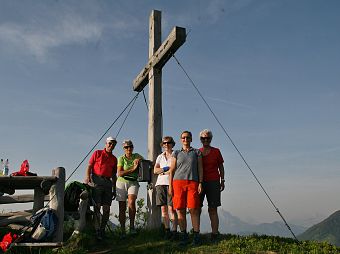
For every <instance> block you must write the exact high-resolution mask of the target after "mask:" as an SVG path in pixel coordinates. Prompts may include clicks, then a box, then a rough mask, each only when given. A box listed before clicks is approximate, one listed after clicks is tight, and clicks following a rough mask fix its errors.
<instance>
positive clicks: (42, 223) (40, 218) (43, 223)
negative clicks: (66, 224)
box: [31, 208, 58, 242]
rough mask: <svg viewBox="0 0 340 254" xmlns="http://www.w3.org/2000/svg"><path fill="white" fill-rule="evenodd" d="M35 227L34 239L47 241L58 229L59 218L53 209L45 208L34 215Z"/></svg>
mask: <svg viewBox="0 0 340 254" xmlns="http://www.w3.org/2000/svg"><path fill="white" fill-rule="evenodd" d="M31 221H32V223H33V229H32V231H31V232H32V233H31V238H32V240H34V241H39V242H41V241H46V240H49V239H51V238H52V236H53V235H54V232H55V231H56V229H57V223H58V218H57V215H56V214H55V212H54V211H53V209H50V208H43V209H40V210H39V211H37V212H36V213H35V214H34V215H33V216H32V217H31Z"/></svg>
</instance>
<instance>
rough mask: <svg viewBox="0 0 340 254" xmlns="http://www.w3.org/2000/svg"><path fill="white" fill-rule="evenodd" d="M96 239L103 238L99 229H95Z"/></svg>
mask: <svg viewBox="0 0 340 254" xmlns="http://www.w3.org/2000/svg"><path fill="white" fill-rule="evenodd" d="M96 239H97V240H99V241H101V240H103V236H102V233H101V231H100V230H96Z"/></svg>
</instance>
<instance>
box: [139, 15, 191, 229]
mask: <svg viewBox="0 0 340 254" xmlns="http://www.w3.org/2000/svg"><path fill="white" fill-rule="evenodd" d="M161 18H162V17H161V12H160V11H157V10H153V11H152V12H151V15H150V18H149V60H148V63H147V64H146V65H145V67H144V68H143V69H142V71H141V72H140V73H139V74H138V75H137V77H136V78H135V79H134V81H133V90H134V91H137V92H141V91H142V90H143V89H144V87H145V86H146V85H147V84H148V83H149V124H148V159H149V160H151V161H153V162H155V160H156V158H157V156H158V155H159V154H160V153H161V147H160V143H161V140H162V134H163V133H162V132H163V126H162V122H163V119H162V68H163V66H164V65H165V64H166V62H167V61H168V60H169V59H170V58H171V56H172V54H174V53H175V52H176V50H177V49H178V48H179V47H180V46H181V45H182V44H183V43H184V42H185V39H186V32H185V28H182V27H174V28H173V29H172V31H171V33H170V34H169V35H168V37H167V38H166V40H164V42H163V43H161V42H162V35H161V25H162V24H161ZM156 180H157V176H155V175H154V174H152V184H153V185H152V186H153V188H151V189H150V190H148V196H147V206H148V208H149V209H148V210H149V214H148V215H149V216H148V223H147V224H148V228H157V227H160V224H161V212H160V208H159V207H157V206H156V202H155V200H156V195H155V189H154V186H155V183H156Z"/></svg>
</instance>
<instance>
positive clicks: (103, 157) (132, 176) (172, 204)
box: [84, 129, 225, 245]
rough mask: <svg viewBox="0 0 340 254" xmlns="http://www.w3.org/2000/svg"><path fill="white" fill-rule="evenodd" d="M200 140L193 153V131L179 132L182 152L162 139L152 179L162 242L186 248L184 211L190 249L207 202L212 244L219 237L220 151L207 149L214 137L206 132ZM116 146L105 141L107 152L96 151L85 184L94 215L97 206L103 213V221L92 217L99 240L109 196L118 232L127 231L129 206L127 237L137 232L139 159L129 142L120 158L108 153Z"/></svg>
mask: <svg viewBox="0 0 340 254" xmlns="http://www.w3.org/2000/svg"><path fill="white" fill-rule="evenodd" d="M199 136H200V140H201V143H202V147H201V148H200V149H195V148H193V147H191V142H192V134H191V132H190V131H183V132H182V133H181V136H180V139H181V143H182V147H181V148H180V149H178V150H174V146H175V141H174V139H173V138H172V137H170V136H165V137H163V139H162V142H161V144H160V145H161V146H162V148H163V152H162V153H161V154H160V155H159V156H158V157H157V159H156V162H155V166H154V174H156V175H158V177H157V181H156V184H155V190H156V205H157V206H160V208H161V214H162V221H163V225H164V228H165V237H166V238H168V239H170V238H172V237H177V236H179V239H180V241H181V244H183V245H185V244H187V243H188V239H189V238H188V233H187V220H186V211H187V209H188V210H189V213H190V217H191V222H192V227H193V244H195V245H198V244H199V243H200V236H199V232H200V214H201V208H202V207H203V201H204V199H205V197H206V198H207V201H208V213H209V217H210V222H211V229H212V232H211V239H212V240H213V241H214V240H216V239H217V236H218V233H219V232H218V226H219V219H218V214H217V207H219V206H221V192H222V191H223V190H224V187H225V185H224V183H225V179H224V166H223V162H224V161H223V157H222V155H221V152H220V150H219V149H218V148H215V147H212V146H211V145H210V144H211V141H212V137H213V135H212V132H211V131H210V130H207V129H205V130H203V131H201V132H200V135H199ZM116 144H117V141H116V139H114V138H112V137H108V138H107V140H106V144H105V148H104V149H103V150H97V151H95V152H94V154H93V155H92V157H91V159H90V161H89V165H88V167H87V170H86V176H85V181H84V182H85V183H86V184H92V185H93V187H94V188H93V199H94V201H95V206H94V210H95V214H97V215H98V214H99V212H100V209H101V207H102V210H103V215H102V218H101V220H99V216H95V228H96V237H97V239H99V240H100V239H102V238H103V237H104V233H105V225H106V223H107V222H108V219H109V213H110V205H111V202H112V199H113V197H115V198H116V200H117V201H118V202H119V222H120V226H121V229H122V233H124V232H125V221H126V207H127V206H128V213H129V219H130V233H131V234H134V233H136V230H135V227H134V220H135V214H136V199H137V195H138V190H139V183H138V181H137V177H138V164H139V161H140V160H141V159H143V157H142V156H141V155H139V154H138V153H133V143H132V141H131V140H124V142H123V148H124V155H122V156H120V157H119V158H118V160H117V158H116V157H115V156H114V155H113V154H112V151H113V149H114V147H115V145H116ZM178 226H179V229H180V232H179V233H177V227H178ZM170 227H171V228H170Z"/></svg>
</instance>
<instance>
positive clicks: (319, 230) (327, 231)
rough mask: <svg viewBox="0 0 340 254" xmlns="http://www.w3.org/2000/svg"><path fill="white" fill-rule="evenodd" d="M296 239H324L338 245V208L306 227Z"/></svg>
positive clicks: (339, 216)
mask: <svg viewBox="0 0 340 254" xmlns="http://www.w3.org/2000/svg"><path fill="white" fill-rule="evenodd" d="M298 239H301V240H317V241H326V242H329V243H331V244H334V245H337V246H340V210H339V211H336V212H335V213H333V214H332V215H331V216H329V217H328V218H327V219H325V220H323V221H321V222H320V223H318V224H316V225H314V226H312V227H310V228H309V229H307V230H306V231H305V232H304V233H303V234H300V235H299V236H298Z"/></svg>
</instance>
